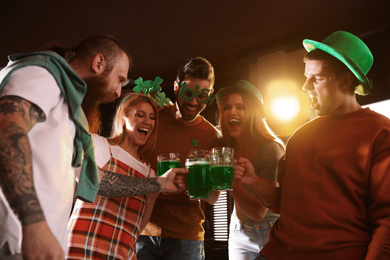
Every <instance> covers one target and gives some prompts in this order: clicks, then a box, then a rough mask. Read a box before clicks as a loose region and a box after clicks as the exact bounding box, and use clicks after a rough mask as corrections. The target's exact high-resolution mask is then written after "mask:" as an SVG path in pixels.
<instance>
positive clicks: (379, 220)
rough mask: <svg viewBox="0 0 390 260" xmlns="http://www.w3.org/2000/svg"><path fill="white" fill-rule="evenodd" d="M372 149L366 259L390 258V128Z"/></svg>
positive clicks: (377, 138) (384, 131)
mask: <svg viewBox="0 0 390 260" xmlns="http://www.w3.org/2000/svg"><path fill="white" fill-rule="evenodd" d="M372 151H373V154H372V163H371V165H372V167H371V175H370V205H369V208H368V218H369V226H370V227H371V242H370V244H369V245H368V251H367V255H366V258H365V259H366V260H374V259H390V243H389V241H390V192H389V187H390V129H385V130H382V131H381V132H380V133H379V134H378V135H377V136H376V140H375V142H374V145H373V149H372Z"/></svg>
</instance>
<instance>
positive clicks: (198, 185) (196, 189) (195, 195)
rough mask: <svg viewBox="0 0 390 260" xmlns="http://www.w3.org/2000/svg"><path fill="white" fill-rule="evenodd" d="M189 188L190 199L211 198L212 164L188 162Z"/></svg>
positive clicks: (200, 161) (202, 161) (201, 161)
mask: <svg viewBox="0 0 390 260" xmlns="http://www.w3.org/2000/svg"><path fill="white" fill-rule="evenodd" d="M186 168H187V169H188V170H189V171H188V173H187V188H188V195H189V197H190V199H204V198H208V197H209V192H210V191H211V184H210V164H209V163H208V162H207V161H204V160H199V161H192V162H188V161H187V162H186Z"/></svg>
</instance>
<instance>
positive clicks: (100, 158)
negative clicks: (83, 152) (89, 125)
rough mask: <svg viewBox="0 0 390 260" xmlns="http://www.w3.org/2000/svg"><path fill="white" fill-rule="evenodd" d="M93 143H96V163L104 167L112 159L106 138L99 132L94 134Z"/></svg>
mask: <svg viewBox="0 0 390 260" xmlns="http://www.w3.org/2000/svg"><path fill="white" fill-rule="evenodd" d="M92 138H93V143H94V145H95V160H96V165H97V166H99V167H100V168H103V166H104V165H106V163H107V162H108V161H109V160H110V158H111V155H110V149H109V146H108V141H107V139H106V138H104V137H102V136H99V135H97V134H92Z"/></svg>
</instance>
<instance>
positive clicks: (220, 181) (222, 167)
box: [210, 147, 234, 190]
mask: <svg viewBox="0 0 390 260" xmlns="http://www.w3.org/2000/svg"><path fill="white" fill-rule="evenodd" d="M233 161H234V149H233V148H230V147H216V148H212V149H211V150H210V178H211V183H212V188H213V190H231V189H232V182H233V178H234V168H233Z"/></svg>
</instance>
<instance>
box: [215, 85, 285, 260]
mask: <svg viewBox="0 0 390 260" xmlns="http://www.w3.org/2000/svg"><path fill="white" fill-rule="evenodd" d="M217 104H218V107H219V125H220V127H221V131H222V136H223V140H224V142H225V144H226V145H227V146H230V147H233V148H234V150H235V151H234V152H235V157H236V158H240V157H244V158H247V159H248V160H250V161H251V162H252V164H253V166H254V167H255V169H256V174H257V175H258V176H259V177H261V178H264V179H266V180H267V182H269V183H271V184H273V185H277V182H276V176H277V164H278V161H279V159H280V158H281V157H282V156H283V154H284V144H283V142H282V141H281V140H280V139H279V138H278V137H276V135H275V134H274V133H273V132H272V130H271V129H270V128H269V127H268V124H267V122H266V121H265V116H266V111H265V107H264V104H263V100H262V97H261V94H260V92H259V91H258V89H257V88H256V87H255V86H253V85H252V84H250V83H249V82H247V81H245V80H240V81H238V82H237V83H236V84H235V85H233V86H229V87H225V88H222V89H221V90H219V91H218V93H217ZM259 188H260V187H259ZM230 195H232V197H233V198H234V209H233V213H232V216H231V221H230V230H229V259H245V260H246V259H248V260H249V259H251V260H252V259H254V258H255V257H256V256H257V255H258V254H259V251H260V250H261V248H262V247H263V246H264V244H265V243H266V242H267V241H268V238H269V231H270V229H271V227H272V225H273V224H274V222H275V221H276V220H277V219H278V217H279V215H278V214H275V213H273V212H272V211H270V210H268V208H267V207H266V206H265V205H263V204H262V203H261V202H260V201H259V200H258V199H257V198H256V197H255V196H253V195H252V194H251V193H250V192H248V191H247V190H246V189H245V188H243V187H242V186H238V185H234V184H233V190H231V191H230Z"/></svg>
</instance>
